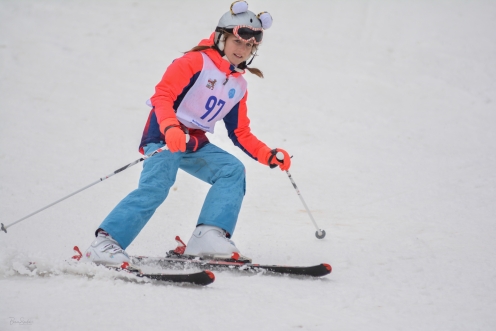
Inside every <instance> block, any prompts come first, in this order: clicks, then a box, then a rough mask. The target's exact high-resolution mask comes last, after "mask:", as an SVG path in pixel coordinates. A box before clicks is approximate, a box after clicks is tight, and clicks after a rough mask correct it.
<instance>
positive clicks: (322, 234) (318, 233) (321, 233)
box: [276, 152, 326, 239]
mask: <svg viewBox="0 0 496 331" xmlns="http://www.w3.org/2000/svg"><path fill="white" fill-rule="evenodd" d="M276 158H277V160H279V161H280V162H283V160H284V154H283V153H281V152H277V154H276ZM286 174H287V175H288V178H289V180H290V181H291V184H293V187H294V189H295V190H296V193H297V194H298V196H299V197H300V200H301V202H302V203H303V206H305V209H306V210H307V213H308V216H310V219H311V220H312V222H313V225H315V228H316V229H317V231H315V236H316V237H317V238H318V239H323V238H324V237H325V235H326V232H325V230H322V229H320V228H319V227H318V226H317V222H315V219H314V218H313V216H312V213H311V212H310V209H308V206H307V204H306V203H305V200H303V197H302V196H301V193H300V190H299V189H298V186H296V183H295V181H294V180H293V177H291V174H290V173H289V171H288V170H286Z"/></svg>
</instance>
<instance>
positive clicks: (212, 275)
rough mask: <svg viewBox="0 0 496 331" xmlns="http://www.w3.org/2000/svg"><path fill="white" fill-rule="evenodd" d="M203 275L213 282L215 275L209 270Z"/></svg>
mask: <svg viewBox="0 0 496 331" xmlns="http://www.w3.org/2000/svg"><path fill="white" fill-rule="evenodd" d="M205 273H206V274H207V275H208V277H210V279H211V280H212V282H213V281H214V280H215V275H214V273H213V272H212V271H210V270H205Z"/></svg>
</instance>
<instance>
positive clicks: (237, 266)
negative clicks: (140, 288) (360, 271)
mask: <svg viewBox="0 0 496 331" xmlns="http://www.w3.org/2000/svg"><path fill="white" fill-rule="evenodd" d="M179 241H180V239H179ZM179 241H178V242H179ZM182 248H183V247H180V248H179V249H177V248H176V250H174V251H169V253H168V254H167V256H166V257H147V256H131V262H132V263H133V264H135V265H137V266H140V265H150V264H153V265H158V266H161V267H164V268H171V269H187V268H191V267H196V268H199V269H204V270H208V269H212V270H219V271H220V270H238V271H245V272H250V271H251V272H257V273H258V272H262V273H269V274H286V275H298V276H309V277H322V276H325V275H328V274H330V273H331V271H332V267H331V265H330V264H327V263H321V264H317V265H313V266H285V265H264V264H256V263H251V261H240V260H239V259H237V257H238V256H235V258H234V259H233V258H231V259H208V258H200V257H196V256H190V255H185V254H184V250H183V249H182Z"/></svg>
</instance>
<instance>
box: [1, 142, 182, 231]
mask: <svg viewBox="0 0 496 331" xmlns="http://www.w3.org/2000/svg"><path fill="white" fill-rule="evenodd" d="M188 140H189V135H188V134H187V135H186V141H188ZM165 150H168V148H167V145H165V146H163V147H161V148H159V149H157V150H155V151H154V152H152V153H150V154H147V155H144V156H143V157H142V158H139V159H137V160H136V161H134V162H131V163H129V164H127V165H125V166H123V167H122V168H119V169H117V170H115V171H114V172H113V173H111V174H109V175H107V176H105V177H102V178H100V179H99V180H97V181H95V182H93V183H91V184H89V185H87V186H85V187H83V188H81V189H79V190H77V191H76V192H74V193H71V194H69V195H66V196H65V197H63V198H61V199H59V200H57V201H55V202H52V203H51V204H49V205H47V206H45V207H43V208H41V209H38V210H37V211H35V212H32V213H31V214H29V215H27V216H24V217H23V218H21V219H19V220H17V221H15V222H13V223H10V224H8V225H3V223H1V229H0V230H2V231H4V232H5V233H7V229H8V228H10V227H11V226H12V225H14V224H17V223H19V222H21V221H24V220H25V219H27V218H29V217H31V216H33V215H36V214H38V213H39V212H41V211H43V210H45V209H47V208H50V207H52V206H53V205H56V204H57V203H59V202H62V201H64V200H65V199H68V198H70V197H72V196H73V195H76V194H78V193H79V192H82V191H84V190H86V189H87V188H90V187H92V186H93V185H96V184H98V183H100V182H102V181H104V180H105V179H108V178H110V177H112V176H113V175H116V174H118V173H119V172H122V171H124V170H126V169H127V168H130V167H132V166H133V165H136V164H138V163H140V162H142V161H144V160H146V159H148V158H150V157H152V156H154V155H155V154H158V153H160V152H163V151H165Z"/></svg>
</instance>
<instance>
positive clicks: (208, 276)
mask: <svg viewBox="0 0 496 331" xmlns="http://www.w3.org/2000/svg"><path fill="white" fill-rule="evenodd" d="M74 251H75V252H76V253H77V254H76V255H74V256H73V257H72V260H76V261H79V260H80V259H81V257H82V256H83V254H82V253H81V251H80V250H79V247H77V246H74ZM104 267H106V268H107V269H111V270H116V271H122V272H127V273H129V274H133V275H134V276H136V277H139V278H148V279H152V280H156V281H160V282H170V283H184V284H194V285H201V286H206V285H209V284H212V283H213V282H214V281H215V275H214V273H213V272H211V271H210V270H207V269H204V270H202V271H196V272H190V273H181V274H175V273H145V272H142V271H141V269H139V268H138V267H136V266H134V265H132V264H129V263H127V262H124V263H122V264H121V265H120V266H108V265H107V266H104Z"/></svg>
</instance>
